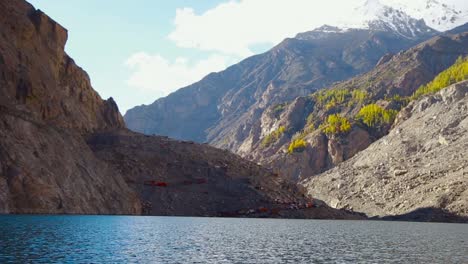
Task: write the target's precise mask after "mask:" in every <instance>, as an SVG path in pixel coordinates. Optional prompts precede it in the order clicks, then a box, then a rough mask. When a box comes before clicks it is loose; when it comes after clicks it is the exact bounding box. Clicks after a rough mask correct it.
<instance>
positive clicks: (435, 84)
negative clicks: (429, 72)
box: [412, 57, 468, 99]
mask: <svg viewBox="0 0 468 264" xmlns="http://www.w3.org/2000/svg"><path fill="white" fill-rule="evenodd" d="M467 79H468V57H465V58H462V57H460V58H458V60H457V61H456V62H455V64H454V65H452V66H451V67H450V68H448V69H447V70H445V71H443V72H441V73H440V74H439V75H437V77H435V79H434V80H433V81H432V82H430V83H428V84H426V85H422V86H421V87H419V89H418V90H416V92H415V93H414V94H413V98H412V99H417V98H419V97H421V96H423V95H426V94H432V93H436V92H438V91H440V90H442V89H443V88H445V87H447V86H450V85H452V84H454V83H457V82H461V81H464V80H467Z"/></svg>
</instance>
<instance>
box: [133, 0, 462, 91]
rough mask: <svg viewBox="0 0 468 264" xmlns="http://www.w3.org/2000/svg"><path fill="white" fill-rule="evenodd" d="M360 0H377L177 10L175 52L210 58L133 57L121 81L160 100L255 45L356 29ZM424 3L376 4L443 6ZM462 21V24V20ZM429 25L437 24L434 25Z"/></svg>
mask: <svg viewBox="0 0 468 264" xmlns="http://www.w3.org/2000/svg"><path fill="white" fill-rule="evenodd" d="M366 1H371V2H374V3H373V4H374V6H376V5H375V4H376V3H375V2H376V1H379V0H326V1H323V0H320V1H319V0H238V1H235V0H229V1H226V2H225V3H221V4H219V5H217V6H216V7H214V8H212V9H210V10H207V11H205V12H203V13H201V14H196V13H195V11H194V10H193V9H192V8H180V9H177V11H176V16H175V19H174V26H175V28H174V30H173V31H172V32H171V33H170V34H169V36H168V38H169V39H170V40H172V41H173V42H174V44H175V45H177V46H178V47H180V48H191V49H195V50H202V51H209V52H211V54H212V55H211V56H209V57H208V58H206V59H204V60H200V61H190V60H189V59H188V58H177V59H175V60H173V61H169V60H168V59H166V58H164V57H163V56H161V55H150V54H147V53H145V52H140V53H136V54H134V55H132V56H131V57H130V58H129V59H128V60H127V61H126V65H127V66H128V67H129V68H130V69H131V70H132V74H131V77H130V79H129V80H128V81H127V83H128V85H130V86H132V87H137V88H141V89H143V90H145V91H148V92H149V94H151V95H156V96H157V97H160V96H165V95H167V94H169V93H170V92H172V91H174V90H176V89H178V88H181V87H184V86H186V85H189V84H191V83H193V82H196V81H198V80H200V79H201V78H202V77H204V76H205V75H206V74H208V73H210V72H216V71H220V70H223V69H225V68H226V67H227V66H228V65H229V64H230V63H232V62H235V61H238V60H239V59H242V58H246V57H248V56H250V55H253V52H252V50H251V48H252V47H254V46H255V45H259V44H261V45H263V46H265V44H266V45H268V44H269V45H271V46H273V45H274V44H277V43H279V42H281V41H282V40H283V39H284V38H286V37H293V36H294V35H296V34H297V33H300V32H305V31H309V30H312V29H314V28H316V27H319V26H322V25H324V24H329V25H346V26H347V27H355V26H362V24H363V19H364V20H365V19H366V17H364V16H363V15H354V16H353V15H352V14H353V10H355V9H356V8H357V7H359V6H362V5H363V4H364V3H365V2H366ZM427 1H428V0H411V1H408V0H380V2H381V3H383V4H387V5H391V6H393V7H397V8H402V9H403V10H404V11H407V12H408V13H410V15H412V16H415V17H416V18H423V17H425V16H428V17H433V16H441V17H443V10H442V9H443V8H438V7H437V8H432V9H426V8H425V7H426V3H427ZM439 2H441V3H445V4H448V5H449V7H451V6H456V9H457V10H463V11H465V13H464V14H468V1H466V0H439ZM368 6H373V5H372V4H371V5H368ZM465 20H466V21H468V17H467V18H466V19H465ZM465 20H460V23H461V22H463V21H465ZM429 24H430V25H431V26H437V23H436V22H433V23H432V24H431V23H429ZM440 29H442V28H440Z"/></svg>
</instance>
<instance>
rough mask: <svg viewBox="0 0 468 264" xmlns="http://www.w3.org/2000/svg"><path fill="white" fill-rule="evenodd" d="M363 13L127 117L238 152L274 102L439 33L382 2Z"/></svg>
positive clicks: (156, 130) (139, 126) (144, 128)
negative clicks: (357, 22) (358, 19)
mask: <svg viewBox="0 0 468 264" xmlns="http://www.w3.org/2000/svg"><path fill="white" fill-rule="evenodd" d="M370 10H373V11H374V12H373V13H371V12H370ZM356 12H359V13H361V14H363V15H362V18H363V19H362V23H361V24H360V25H359V26H358V27H357V26H356V25H351V27H347V28H346V27H341V28H338V27H334V26H323V27H320V28H318V29H315V30H313V31H310V32H306V33H301V34H298V35H297V36H296V37H295V38H290V39H286V40H284V41H283V42H282V43H280V44H279V45H277V46H276V47H274V48H273V49H271V50H270V51H268V52H266V53H264V54H260V55H256V56H253V57H250V58H247V59H246V60H244V61H242V62H240V63H239V64H236V65H233V66H231V67H229V68H228V69H226V70H225V71H222V72H219V73H212V74H210V75H208V76H206V77H205V78H203V79H202V80H201V81H199V82H197V83H194V84H193V85H190V86H188V87H185V88H182V89H180V90H178V91H176V92H174V93H172V94H170V95H169V96H167V97H165V98H161V99H158V100H156V101H155V102H154V103H153V104H151V105H143V106H138V107H135V108H133V109H130V110H129V111H128V112H127V113H126V114H125V116H124V119H125V122H126V124H127V126H128V127H129V128H130V129H132V130H134V131H138V132H142V133H146V134H158V135H166V136H170V137H174V138H178V139H187V140H194V141H197V142H209V143H211V144H213V145H215V146H217V147H222V148H228V149H230V150H232V151H234V152H238V151H239V148H240V147H241V145H242V144H243V143H244V140H245V139H246V138H247V137H248V134H246V133H248V131H250V130H251V127H252V125H253V123H254V121H255V120H256V119H258V118H259V117H260V116H261V114H262V113H263V111H264V110H265V109H266V108H267V107H268V106H270V105H274V104H279V103H283V102H287V101H291V100H293V99H294V98H296V97H298V96H303V95H306V94H309V93H311V92H313V91H315V90H318V89H322V88H324V87H327V86H330V85H331V84H333V83H334V82H337V81H342V80H346V79H348V78H350V77H353V76H356V75H358V74H362V73H364V72H367V71H369V70H371V69H372V68H373V67H374V66H375V64H376V63H377V62H378V61H379V59H380V58H381V57H382V56H383V55H385V54H387V53H398V52H399V51H401V50H405V49H407V48H409V47H411V46H413V45H415V44H417V43H420V42H422V41H424V40H427V39H429V38H430V37H432V36H434V35H436V34H438V32H437V31H436V30H434V29H432V28H430V27H428V26H427V25H426V24H425V23H424V21H423V20H417V19H414V18H412V17H410V16H408V15H407V14H406V13H404V12H402V11H400V10H397V9H394V8H391V7H388V6H384V5H381V4H380V2H378V1H368V2H366V5H364V6H363V7H361V8H358V9H356ZM363 23H364V24H363ZM359 27H360V28H359Z"/></svg>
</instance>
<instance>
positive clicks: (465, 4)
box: [380, 0, 468, 31]
mask: <svg viewBox="0 0 468 264" xmlns="http://www.w3.org/2000/svg"><path fill="white" fill-rule="evenodd" d="M380 1H381V3H382V4H384V5H387V6H391V7H393V8H395V9H397V10H400V11H404V12H405V13H407V14H408V15H410V16H411V17H414V18H416V19H424V21H425V22H426V24H427V25H428V26H429V27H432V28H434V29H437V30H439V31H446V30H450V29H452V28H455V27H457V26H460V25H463V24H466V23H468V1H466V0H465V1H457V0H446V1H437V0H411V1H408V0H380Z"/></svg>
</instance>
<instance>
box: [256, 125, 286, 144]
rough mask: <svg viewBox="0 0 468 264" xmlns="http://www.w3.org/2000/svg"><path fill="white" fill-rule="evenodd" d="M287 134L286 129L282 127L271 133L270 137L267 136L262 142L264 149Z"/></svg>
mask: <svg viewBox="0 0 468 264" xmlns="http://www.w3.org/2000/svg"><path fill="white" fill-rule="evenodd" d="M284 132H286V127H284V126H280V127H279V128H278V129H276V130H275V131H273V132H271V133H270V134H269V135H267V136H266V137H265V138H263V140H262V143H261V145H262V147H268V146H270V145H271V144H272V143H274V142H276V141H278V140H279V139H280V137H281V136H282V135H283V134H284Z"/></svg>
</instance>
